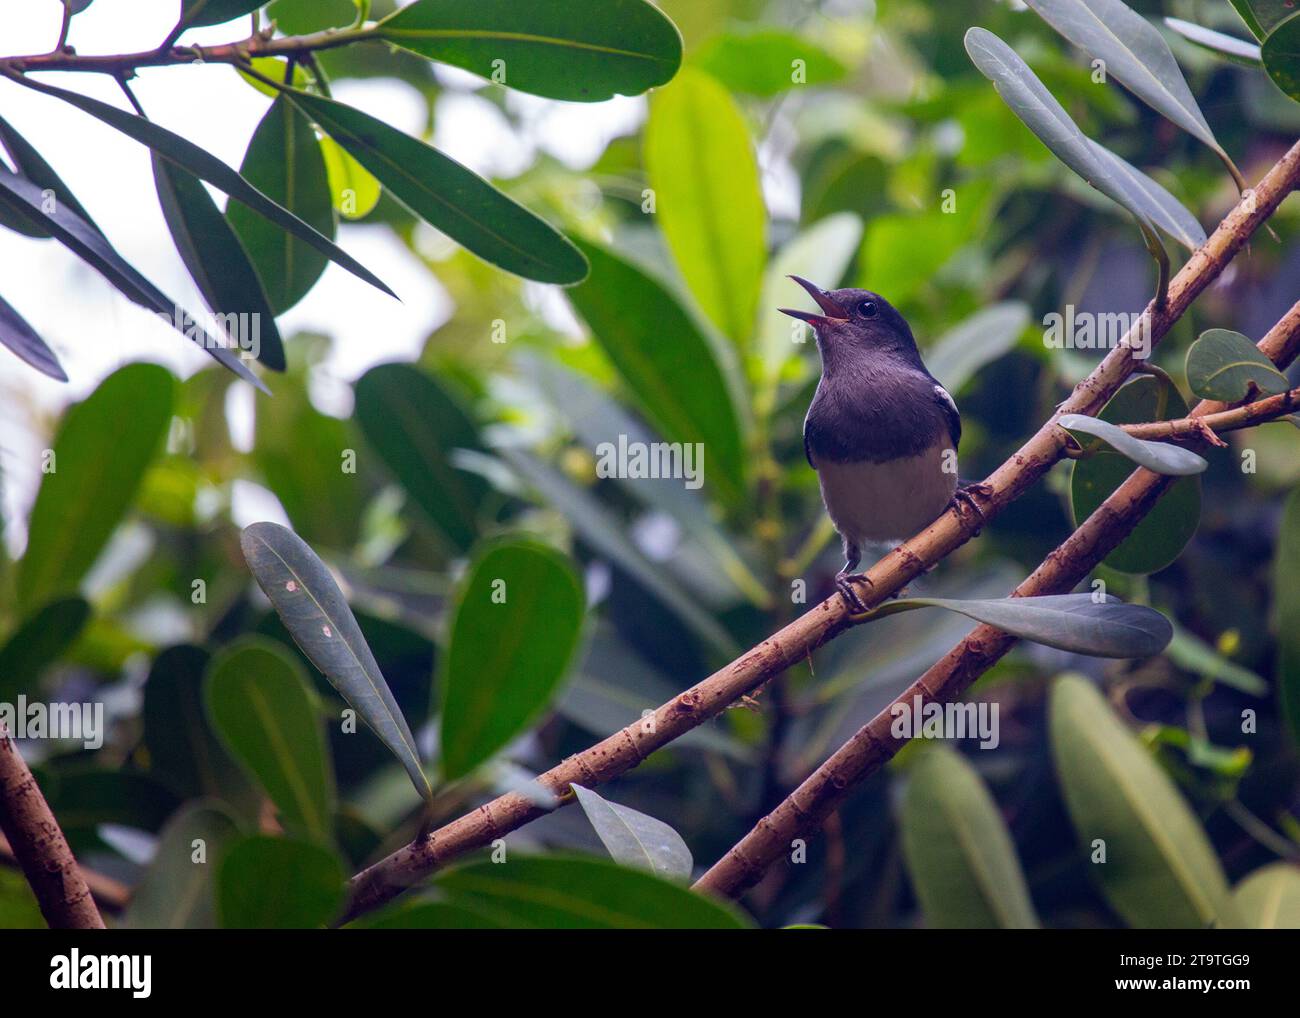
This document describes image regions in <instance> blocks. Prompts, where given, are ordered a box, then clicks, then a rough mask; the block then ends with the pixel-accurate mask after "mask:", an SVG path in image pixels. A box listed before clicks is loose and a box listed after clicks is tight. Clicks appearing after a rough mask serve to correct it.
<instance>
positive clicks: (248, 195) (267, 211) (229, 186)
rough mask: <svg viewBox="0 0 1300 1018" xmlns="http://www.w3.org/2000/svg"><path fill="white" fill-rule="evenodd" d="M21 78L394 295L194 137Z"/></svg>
mask: <svg viewBox="0 0 1300 1018" xmlns="http://www.w3.org/2000/svg"><path fill="white" fill-rule="evenodd" d="M23 84H25V85H27V86H28V87H29V88H34V89H36V90H37V91H38V92H44V93H45V94H46V95H52V96H56V97H57V98H59V99H62V100H63V101H64V102H67V103H70V104H71V105H73V106H75V107H77V108H78V109H79V110H82V111H83V112H85V113H89V114H90V115H91V116H93V117H95V118H97V119H99V120H102V121H103V122H104V123H106V124H108V126H109V127H112V128H115V129H116V130H118V131H121V132H122V133H123V134H125V135H126V136H127V137H129V138H134V139H135V140H136V141H138V142H140V143H141V144H142V145H146V146H148V147H149V148H151V149H153V150H154V151H155V152H157V153H158V154H159V155H160V156H162V157H163V158H164V159H166V160H168V161H169V162H173V163H176V164H177V165H179V166H181V167H183V168H184V169H187V170H189V171H190V172H191V173H193V174H194V175H195V176H196V177H198V178H199V179H200V180H206V181H207V182H208V183H209V184H211V185H212V186H213V187H215V188H217V189H218V190H220V191H224V192H225V193H226V194H228V195H230V197H231V198H233V199H235V201H237V202H239V203H240V204H242V205H247V206H248V207H249V208H251V209H252V210H253V211H254V212H257V213H258V214H260V215H262V216H264V217H265V218H266V219H269V220H270V221H271V222H273V223H275V224H276V225H277V226H279V227H280V228H281V229H283V230H286V231H288V232H289V233H291V234H293V235H294V236H295V237H298V238H299V239H301V240H303V241H306V243H307V244H308V246H309V247H311V248H312V249H314V250H316V251H319V252H320V253H322V254H324V255H325V256H326V257H328V258H330V259H331V260H333V261H334V262H336V263H337V264H339V265H341V266H343V268H345V269H347V270H348V271H349V272H351V273H352V274H353V275H355V276H356V277H357V278H358V279H363V280H365V281H366V282H367V283H369V284H370V285H371V286H374V287H377V288H378V289H380V290H382V291H383V292H384V293H386V294H388V295H389V296H390V297H396V296H397V295H396V294H395V293H393V291H392V290H390V289H389V288H388V287H387V286H386V285H385V284H384V282H383V281H382V280H381V279H379V277H378V276H376V275H374V273H372V272H371V271H370V270H369V269H367V268H366V267H365V266H364V265H362V264H361V263H360V262H358V261H357V260H356V259H355V258H353V257H352V256H351V255H350V254H348V253H347V252H346V251H344V250H343V249H342V248H340V247H339V246H338V245H337V244H335V243H334V242H333V241H332V240H330V239H329V237H326V236H325V235H324V234H322V233H320V232H319V231H318V230H316V229H315V228H314V227H312V226H310V225H309V224H307V223H304V222H303V221H302V220H301V219H299V218H298V217H297V216H296V215H294V214H293V213H292V212H290V211H289V210H288V209H286V208H284V207H283V206H281V205H278V204H277V203H276V202H274V201H272V200H271V199H270V198H268V197H267V196H266V195H264V194H263V193H262V192H261V191H259V190H258V189H257V188H255V187H254V186H253V185H252V184H250V183H249V182H248V181H247V180H245V179H244V178H243V177H241V176H240V175H239V174H238V173H236V172H235V171H234V170H232V169H231V168H230V167H229V166H227V165H226V164H225V163H223V162H222V161H221V160H220V159H218V158H216V157H215V156H213V155H211V154H210V153H208V152H207V151H205V150H204V149H202V148H199V146H197V145H195V144H194V143H193V142H191V141H187V140H186V139H184V138H182V137H181V136H180V135H178V134H173V133H172V132H171V131H168V130H166V129H165V128H162V127H159V126H158V125H157V124H155V123H153V122H152V121H149V120H145V119H144V118H143V117H138V116H136V115H135V114H134V113H128V112H127V111H125V110H121V109H118V108H117V107H116V106H110V105H108V103H102V102H100V101H99V100H98V99H92V98H90V97H89V96H85V95H81V94H80V93H77V92H69V91H67V90H66V89H62V88H56V87H55V86H53V85H47V84H45V83H44V82H40V81H35V80H33V79H32V78H30V77H26V78H24V79H23ZM264 282H265V281H264Z"/></svg>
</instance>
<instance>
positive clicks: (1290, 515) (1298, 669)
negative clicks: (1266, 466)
mask: <svg viewBox="0 0 1300 1018" xmlns="http://www.w3.org/2000/svg"><path fill="white" fill-rule="evenodd" d="M1273 606H1274V607H1273V612H1274V614H1273V624H1274V626H1275V627H1276V632H1277V642H1278V661H1277V693H1278V701H1279V704H1280V707H1281V712H1282V718H1283V720H1284V721H1285V722H1286V725H1287V728H1288V730H1289V731H1290V733H1291V739H1292V741H1293V743H1294V744H1295V745H1296V746H1300V627H1298V626H1297V625H1296V620H1297V619H1300V488H1296V489H1295V490H1293V491H1292V492H1291V494H1290V495H1288V496H1287V500H1286V504H1285V505H1284V506H1283V509H1282V522H1281V523H1280V524H1279V526H1278V531H1277V552H1276V558H1275V559H1274V560H1273Z"/></svg>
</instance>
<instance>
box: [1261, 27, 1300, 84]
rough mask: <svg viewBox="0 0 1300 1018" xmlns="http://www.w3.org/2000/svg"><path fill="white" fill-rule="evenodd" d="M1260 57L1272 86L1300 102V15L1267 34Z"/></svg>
mask: <svg viewBox="0 0 1300 1018" xmlns="http://www.w3.org/2000/svg"><path fill="white" fill-rule="evenodd" d="M1260 55H1261V56H1262V57H1263V59H1264V70H1266V71H1267V72H1268V76H1269V77H1270V78H1272V79H1273V84H1275V85H1276V86H1277V87H1278V88H1280V89H1281V90H1282V91H1283V92H1285V93H1286V94H1287V95H1289V96H1290V97H1291V98H1292V99H1295V100H1296V101H1297V102H1300V14H1297V15H1294V16H1293V17H1290V18H1288V19H1287V20H1286V21H1284V22H1282V23H1281V24H1280V25H1278V26H1277V27H1276V28H1274V29H1273V30H1272V31H1271V32H1269V35H1268V38H1267V39H1265V40H1264V45H1263V46H1262V47H1261V49H1260Z"/></svg>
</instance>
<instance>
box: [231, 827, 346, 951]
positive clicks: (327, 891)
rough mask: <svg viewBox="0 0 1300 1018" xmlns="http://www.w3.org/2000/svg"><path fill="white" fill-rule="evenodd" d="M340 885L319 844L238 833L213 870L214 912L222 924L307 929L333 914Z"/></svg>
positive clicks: (338, 873) (238, 927)
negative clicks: (236, 838)
mask: <svg viewBox="0 0 1300 1018" xmlns="http://www.w3.org/2000/svg"><path fill="white" fill-rule="evenodd" d="M343 889H344V888H343V870H342V868H341V867H340V866H339V861H338V859H336V858H335V857H334V855H333V854H332V853H330V852H327V851H326V850H325V849H323V848H321V847H320V846H318V845H313V844H310V843H309V842H304V841H291V840H289V839H287V838H268V837H262V836H257V837H251V838H244V839H243V840H242V841H238V842H236V843H235V844H233V845H232V846H231V847H230V849H229V850H228V851H227V852H226V853H225V856H224V858H223V859H222V861H221V865H220V868H219V869H218V870H217V914H218V916H219V917H220V919H221V925H222V927H223V928H224V929H228V930H232V929H233V930H305V929H313V928H317V927H321V926H324V925H325V924H326V923H328V922H329V921H330V920H331V919H333V918H334V917H335V916H336V915H337V914H338V911H339V909H340V907H341V906H342V904H343Z"/></svg>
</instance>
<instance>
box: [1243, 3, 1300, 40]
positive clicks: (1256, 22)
mask: <svg viewBox="0 0 1300 1018" xmlns="http://www.w3.org/2000/svg"><path fill="white" fill-rule="evenodd" d="M1228 3H1230V4H1232V7H1233V9H1234V10H1235V11H1236V12H1237V13H1238V14H1240V15H1241V20H1242V21H1244V22H1245V23H1246V27H1247V28H1249V29H1250V30H1251V32H1253V33H1254V35H1255V38H1256V39H1260V40H1262V39H1263V38H1264V37H1265V36H1267V35H1268V34H1269V33H1270V32H1271V31H1273V29H1275V28H1277V26H1278V25H1280V24H1281V23H1282V22H1284V21H1286V19H1287V18H1289V17H1291V16H1292V15H1293V14H1295V12H1296V7H1295V0H1228Z"/></svg>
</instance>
